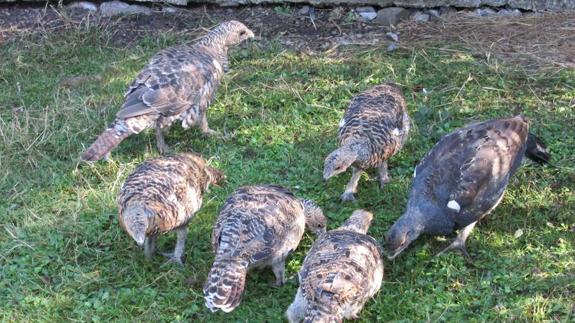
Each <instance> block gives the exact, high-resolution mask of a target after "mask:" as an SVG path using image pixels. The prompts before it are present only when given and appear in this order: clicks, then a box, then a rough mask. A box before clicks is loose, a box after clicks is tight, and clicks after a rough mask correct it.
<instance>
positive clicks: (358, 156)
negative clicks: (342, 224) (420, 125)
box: [323, 84, 410, 201]
mask: <svg viewBox="0 0 575 323" xmlns="http://www.w3.org/2000/svg"><path fill="white" fill-rule="evenodd" d="M409 122H410V121H409V116H408V114H407V109H406V106H405V99H404V98H403V95H402V94H401V91H400V89H399V88H398V87H396V86H395V85H392V84H382V85H378V86H375V87H373V88H371V89H369V90H367V91H365V92H363V93H361V94H360V95H358V96H356V97H354V98H353V99H352V101H351V103H350V105H349V108H348V109H347V111H346V112H345V115H344V116H343V119H341V122H340V123H339V133H338V144H339V148H338V149H337V150H335V151H333V152H332V153H331V154H329V156H327V158H326V159H325V164H324V170H323V178H324V180H326V181H327V180H328V179H329V178H330V177H332V176H335V175H338V174H340V173H343V172H345V171H346V170H347V168H348V167H350V166H352V169H353V174H352V175H351V180H350V181H349V183H348V184H347V186H346V188H345V192H344V193H343V194H342V195H341V199H342V200H343V201H352V200H354V199H355V197H354V196H353V194H354V193H356V191H357V184H358V182H359V178H360V177H361V174H362V173H363V171H365V170H367V169H370V168H377V169H378V171H379V184H380V187H383V186H384V185H385V183H387V182H389V176H388V174H387V160H388V159H389V158H390V157H391V156H393V155H395V154H396V153H397V152H398V151H399V150H400V149H401V147H403V144H404V143H405V141H406V140H407V135H408V133H409Z"/></svg>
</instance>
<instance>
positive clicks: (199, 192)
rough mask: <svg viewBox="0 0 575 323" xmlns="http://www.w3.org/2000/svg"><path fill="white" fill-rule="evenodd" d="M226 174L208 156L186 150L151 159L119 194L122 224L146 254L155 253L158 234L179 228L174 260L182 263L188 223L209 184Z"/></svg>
mask: <svg viewBox="0 0 575 323" xmlns="http://www.w3.org/2000/svg"><path fill="white" fill-rule="evenodd" d="M223 178H224V175H223V173H222V172H221V171H219V170H217V169H214V168H212V167H209V166H207V164H206V162H205V160H204V159H203V158H202V157H200V156H198V155H194V154H189V153H184V154H178V155H175V156H166V157H161V158H155V159H151V160H148V161H146V162H144V163H143V164H141V165H140V166H138V167H137V168H136V169H135V170H134V172H133V173H132V174H130V175H129V176H128V178H127V179H126V181H125V183H124V184H123V185H122V188H121V190H120V194H119V196H118V206H119V222H120V226H121V227H122V228H123V229H124V230H125V231H126V232H127V233H128V234H129V235H130V236H131V237H132V238H133V239H134V240H135V241H136V242H137V243H138V244H139V245H144V244H145V246H144V248H145V250H146V256H148V257H149V256H151V255H152V254H153V253H154V248H155V240H156V237H157V235H158V234H161V233H166V232H170V231H172V230H176V231H178V243H177V245H176V249H177V250H176V252H174V255H173V261H176V262H179V263H181V256H182V253H183V248H184V242H185V238H186V232H187V231H186V226H187V224H188V222H189V221H190V220H191V219H192V218H193V216H194V214H195V213H196V212H197V211H198V210H199V209H200V207H201V206H202V196H203V193H204V192H206V191H207V189H208V187H209V185H211V184H217V183H219V182H220V181H221V180H222V179H223Z"/></svg>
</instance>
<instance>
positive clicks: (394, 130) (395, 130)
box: [391, 128, 399, 136]
mask: <svg viewBox="0 0 575 323" xmlns="http://www.w3.org/2000/svg"><path fill="white" fill-rule="evenodd" d="M391 134H392V135H394V136H399V129H397V128H395V129H393V131H392V132H391Z"/></svg>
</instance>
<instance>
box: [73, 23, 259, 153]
mask: <svg viewBox="0 0 575 323" xmlns="http://www.w3.org/2000/svg"><path fill="white" fill-rule="evenodd" d="M241 32H245V34H244V36H241V37H240V36H239V35H238V33H241ZM250 37H253V33H252V32H251V31H250V30H249V29H247V28H246V27H245V26H244V25H243V24H241V23H240V22H237V21H228V22H224V23H221V24H220V25H218V26H217V27H216V28H214V29H213V30H212V31H210V32H209V33H208V34H207V35H205V36H204V37H202V38H200V39H199V40H197V41H195V42H193V43H190V44H183V45H178V46H174V47H170V48H167V49H164V50H162V51H160V52H159V53H157V54H156V55H154V56H153V57H152V58H151V59H150V62H149V63H148V65H146V66H145V67H144V69H143V70H142V71H141V72H140V73H139V74H138V76H137V77H136V79H135V80H134V81H133V83H132V84H131V85H130V87H129V88H128V90H127V92H126V93H125V98H124V104H123V105H122V108H121V109H120V110H119V111H118V113H117V114H116V120H115V121H114V124H113V125H112V126H110V127H109V128H108V129H107V130H106V131H105V132H104V133H103V134H102V135H101V136H100V137H99V138H98V139H97V140H96V142H94V144H92V146H90V147H89V148H88V149H87V150H86V151H85V152H84V153H83V154H82V156H81V159H82V160H88V161H91V160H98V159H101V158H102V157H103V156H104V155H105V154H106V153H108V152H109V151H111V150H112V149H113V148H114V147H115V146H116V145H118V144H119V142H121V141H122V140H123V139H125V138H126V137H128V136H130V135H132V134H137V133H140V132H141V131H142V130H144V129H146V128H153V127H159V128H165V127H169V126H170V125H171V124H172V123H173V122H175V121H176V120H180V121H181V122H182V126H183V127H184V128H186V129H187V128H188V127H191V126H194V125H200V127H204V128H207V123H206V124H205V125H202V124H201V123H202V118H204V117H205V113H206V110H207V108H208V106H209V105H210V103H211V102H212V101H213V99H214V97H215V93H216V90H217V88H218V86H219V84H220V82H221V80H222V77H223V75H224V72H225V71H226V70H227V66H228V60H227V51H228V48H229V47H230V46H234V45H237V44H238V43H240V42H241V41H243V40H244V39H246V38H250ZM202 131H207V129H202Z"/></svg>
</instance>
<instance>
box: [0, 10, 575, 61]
mask: <svg viewBox="0 0 575 323" xmlns="http://www.w3.org/2000/svg"><path fill="white" fill-rule="evenodd" d="M156 9H157V10H158V11H157V12H154V13H153V14H151V15H146V16H143V15H131V16H124V17H121V18H117V17H115V18H104V17H99V16H98V15H96V14H87V11H84V10H81V9H69V8H55V7H52V6H47V7H42V8H29V7H21V6H4V7H0V26H2V27H0V39H1V38H2V36H3V38H4V41H14V40H17V39H19V38H23V37H29V36H30V35H33V36H42V35H47V34H49V33H53V32H61V31H64V30H67V29H70V28H86V27H93V26H97V27H99V28H105V29H106V30H107V31H109V32H110V33H111V35H112V40H113V42H114V43H115V44H116V45H118V46H129V45H130V44H132V43H134V42H135V41H137V40H138V39H140V38H142V37H145V36H150V35H154V34H158V33H164V32H171V33H175V34H177V35H179V36H181V38H182V39H183V40H189V39H194V38H196V37H198V36H199V35H201V34H203V33H205V31H206V30H208V28H210V27H212V26H214V25H216V24H217V23H218V22H221V21H224V20H230V19H235V20H240V21H242V22H245V23H246V24H247V25H248V26H249V27H250V28H252V29H253V30H254V32H255V33H256V35H257V36H259V37H260V39H261V41H263V42H264V43H265V42H269V41H273V42H279V43H281V44H283V45H284V46H286V47H288V48H291V49H294V50H297V51H302V52H308V53H316V52H325V51H332V52H337V51H339V50H340V49H342V48H345V47H347V46H352V45H360V46H386V47H388V46H389V45H390V44H392V43H393V41H392V40H391V38H390V37H388V36H386V33H387V32H389V31H390V28H389V26H383V25H378V24H376V23H367V22H363V21H361V20H359V19H357V18H356V17H355V16H354V14H353V12H352V11H351V9H349V8H342V7H338V8H331V9H317V8H316V9H315V11H314V13H313V15H312V16H310V15H301V14H299V13H298V9H299V8H298V7H269V6H252V7H239V8H220V7H205V6H201V7H196V8H186V9H176V10H175V12H172V13H166V12H161V11H160V10H161V8H156ZM393 32H394V33H396V34H397V35H399V42H397V43H394V45H393V46H394V47H399V48H404V49H414V48H427V47H438V46H439V47H453V46H454V45H456V46H463V47H465V48H467V49H468V50H470V51H471V52H472V54H474V55H480V56H483V57H485V58H486V59H487V60H490V59H497V60H498V62H501V63H508V64H512V65H514V66H518V67H521V68H523V69H526V70H540V69H542V68H543V69H546V68H555V69H557V68H575V13H569V14H525V15H523V17H519V18H511V17H497V18H487V17H481V18H479V17H471V16H470V15H469V14H465V13H464V12H460V13H458V14H453V15H449V16H446V17H444V18H441V19H436V20H434V21H429V22H424V23H416V22H411V21H407V22H403V23H400V24H399V26H398V27H397V28H394V30H393ZM395 45H396V46H395Z"/></svg>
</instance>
